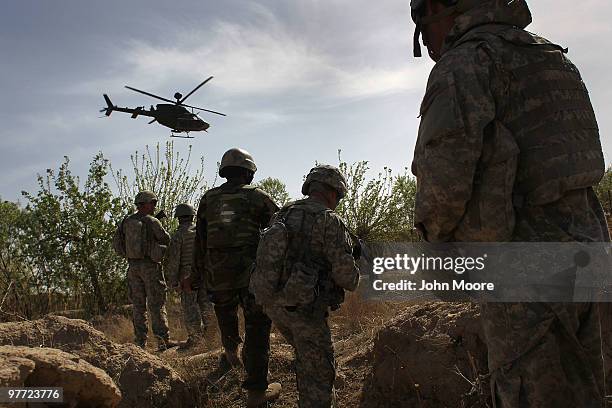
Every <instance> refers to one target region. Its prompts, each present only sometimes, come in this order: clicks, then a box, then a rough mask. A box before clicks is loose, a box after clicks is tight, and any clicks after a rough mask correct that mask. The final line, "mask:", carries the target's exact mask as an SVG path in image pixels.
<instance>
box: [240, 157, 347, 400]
mask: <svg viewBox="0 0 612 408" xmlns="http://www.w3.org/2000/svg"><path fill="white" fill-rule="evenodd" d="M321 167H322V166H318V167H316V168H315V169H320V168H321ZM325 167H330V166H325ZM315 169H313V170H315ZM324 170H327V169H324ZM335 171H337V170H335ZM311 174H312V172H311ZM307 183H308V178H307V182H306V183H305V184H307ZM302 191H303V192H304V194H307V193H308V187H307V186H306V187H305V188H303V189H302ZM344 193H345V191H344V192H343V194H344ZM343 194H342V195H343ZM342 195H340V198H341V197H342ZM279 217H283V219H284V223H285V225H286V226H287V230H288V231H289V237H290V238H289V247H288V250H287V254H288V255H287V259H289V261H288V262H289V263H294V262H301V263H303V264H305V265H306V266H307V267H309V268H313V269H314V270H317V271H318V275H319V277H318V284H317V285H318V295H317V297H316V299H315V301H314V302H313V303H311V304H308V305H291V306H288V303H287V298H286V297H283V298H281V297H279V298H274V297H269V298H268V299H262V297H261V296H258V294H257V292H255V296H256V297H257V299H258V300H261V301H262V303H264V309H265V311H266V313H267V314H268V316H270V318H271V319H272V321H273V323H274V325H275V327H276V328H277V329H278V330H279V331H280V332H281V333H282V335H283V336H284V337H285V339H286V340H287V342H289V344H291V345H292V346H293V348H294V350H295V355H296V377H297V386H298V392H299V401H298V405H299V407H300V408H310V407H317V408H325V407H331V406H332V404H333V401H334V398H333V394H334V388H333V384H334V379H335V376H336V364H335V359H334V349H333V344H332V339H331V333H330V330H329V326H328V324H327V317H328V310H329V308H330V307H332V308H333V309H334V310H335V309H336V308H338V307H339V304H340V303H341V302H342V301H343V300H344V290H345V289H346V290H351V291H352V290H355V289H356V287H357V284H358V282H359V269H358V268H357V265H356V264H355V261H354V258H353V255H352V250H353V249H352V240H351V237H350V235H349V233H348V230H347V229H346V227H345V226H344V224H343V222H342V221H341V219H340V217H338V215H336V213H334V212H333V211H332V210H330V209H328V208H327V207H326V206H325V205H323V204H322V203H321V202H319V201H318V200H317V199H314V198H312V197H310V198H307V199H304V200H299V201H296V202H294V203H290V204H288V205H286V206H285V207H283V208H282V209H281V210H280V211H279V212H278V213H277V214H276V215H275V218H274V219H273V220H272V222H271V223H274V222H275V221H276V219H278V218H279ZM260 255H261V254H258V259H259V256H260ZM290 267H291V265H287V270H290ZM293 273H295V272H293ZM262 278H263V277H262ZM253 279H259V275H257V278H255V277H254V278H253ZM264 279H265V278H264ZM253 283H256V282H253ZM282 283H286V282H282ZM256 287H257V285H252V286H251V288H253V289H255V288H256ZM289 300H290V299H289Z"/></svg>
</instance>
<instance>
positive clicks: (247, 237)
mask: <svg viewBox="0 0 612 408" xmlns="http://www.w3.org/2000/svg"><path fill="white" fill-rule="evenodd" d="M277 210H278V207H277V206H276V204H275V203H274V201H272V199H271V198H270V196H269V195H268V194H267V193H265V192H264V191H263V190H261V189H259V188H257V187H254V186H251V185H247V184H235V183H233V182H229V181H228V182H226V183H224V184H222V185H221V186H219V187H216V188H213V189H211V190H208V191H207V192H206V194H204V196H203V197H202V199H201V201H200V205H199V207H198V212H197V226H196V241H195V251H194V252H195V264H196V269H197V271H198V272H199V274H200V279H202V280H203V285H204V286H205V287H206V290H207V291H208V294H209V298H210V300H211V301H212V302H213V304H214V309H215V314H216V317H217V322H218V324H219V330H220V332H221V341H222V344H223V347H224V348H225V350H226V351H230V352H232V353H234V352H235V351H236V350H237V348H238V345H239V344H240V343H241V342H242V339H241V337H240V334H239V329H238V305H240V306H241V307H242V310H243V313H244V320H245V344H244V348H243V350H242V356H243V361H244V365H245V369H246V372H247V378H246V379H245V381H244V382H243V387H244V388H245V389H247V390H265V389H266V387H267V386H268V379H267V376H268V358H269V349H270V328H271V322H270V319H269V318H268V317H267V316H266V315H265V314H264V313H263V310H262V309H261V307H259V306H257V305H256V304H255V301H254V299H253V296H252V295H250V294H249V291H248V286H249V277H250V267H251V265H252V264H253V261H254V260H255V254H256V251H257V243H258V242H259V234H260V230H261V229H263V228H265V227H266V226H267V225H268V222H269V221H270V218H271V217H272V215H273V214H274V213H275V212H276V211H277Z"/></svg>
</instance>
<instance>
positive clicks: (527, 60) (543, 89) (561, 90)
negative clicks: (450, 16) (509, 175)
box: [455, 24, 605, 207]
mask: <svg viewBox="0 0 612 408" xmlns="http://www.w3.org/2000/svg"><path fill="white" fill-rule="evenodd" d="M467 42H480V43H481V44H480V46H482V48H483V50H484V51H485V52H486V53H487V54H488V55H489V56H490V57H491V58H492V59H493V60H494V62H495V71H496V74H498V75H500V76H501V78H504V79H505V81H506V84H505V85H506V89H505V90H503V93H504V94H505V95H496V99H497V104H498V107H497V111H498V113H497V114H498V118H500V120H501V122H502V123H503V125H505V126H506V127H507V128H508V129H509V130H510V131H511V132H512V133H513V135H514V138H515V140H516V143H517V145H518V147H519V149H520V156H519V162H518V169H517V175H516V182H515V186H514V195H515V201H516V202H517V204H516V205H517V206H519V207H520V206H523V205H525V206H537V205H544V204H548V203H552V202H554V201H557V200H558V199H560V198H561V197H562V196H563V195H564V194H565V193H566V192H568V191H571V190H576V189H581V188H586V187H590V186H593V185H595V184H597V183H598V182H599V180H600V179H601V177H602V176H603V174H604V171H605V163H604V158H603V152H602V148H601V142H600V139H599V129H598V127H597V121H596V119H595V113H594V111H593V107H592V105H591V102H590V99H589V95H588V91H587V89H586V86H585V84H584V82H583V81H582V78H581V76H580V73H579V72H578V69H577V68H576V67H575V66H574V64H572V62H571V61H570V60H569V59H567V58H566V57H565V55H564V54H565V52H567V50H564V49H563V48H562V47H560V46H558V45H556V44H553V43H550V42H548V41H546V40H544V39H543V38H540V37H538V36H536V35H534V34H531V33H528V32H526V31H523V30H519V29H517V28H514V27H511V26H508V25H501V24H487V25H483V26H480V27H477V28H475V29H473V30H471V31H469V32H468V33H467V34H466V35H464V36H463V37H462V38H461V39H460V40H458V42H457V44H455V47H456V46H459V45H460V44H462V43H467ZM494 95H495V93H494Z"/></svg>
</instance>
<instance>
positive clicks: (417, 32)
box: [412, 23, 423, 58]
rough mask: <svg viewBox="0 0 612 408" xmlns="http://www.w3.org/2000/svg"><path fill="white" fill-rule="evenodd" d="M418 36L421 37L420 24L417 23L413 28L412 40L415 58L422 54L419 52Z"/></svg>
mask: <svg viewBox="0 0 612 408" xmlns="http://www.w3.org/2000/svg"><path fill="white" fill-rule="evenodd" d="M420 37H421V24H420V23H417V24H416V27H415V28H414V40H413V41H414V42H413V45H412V48H413V54H414V56H415V57H416V58H420V57H422V56H423V54H422V53H421V42H420Z"/></svg>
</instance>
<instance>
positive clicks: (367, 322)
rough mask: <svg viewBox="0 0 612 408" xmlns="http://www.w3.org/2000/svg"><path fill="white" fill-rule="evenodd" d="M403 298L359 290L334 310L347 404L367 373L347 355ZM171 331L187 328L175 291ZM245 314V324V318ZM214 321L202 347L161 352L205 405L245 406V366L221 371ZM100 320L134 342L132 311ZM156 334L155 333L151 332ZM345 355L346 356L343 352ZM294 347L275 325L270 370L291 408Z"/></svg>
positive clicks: (177, 335) (114, 334) (181, 333)
mask: <svg viewBox="0 0 612 408" xmlns="http://www.w3.org/2000/svg"><path fill="white" fill-rule="evenodd" d="M403 307H404V305H403V304H398V303H385V302H379V301H377V302H372V301H367V300H365V299H363V298H362V297H360V296H359V295H357V294H353V293H350V294H347V297H346V300H345V302H344V304H343V305H342V307H341V308H340V309H339V310H338V311H335V312H332V313H331V315H330V319H329V324H330V328H331V331H332V337H333V339H334V343H335V348H336V354H337V355H338V357H339V358H338V360H339V362H340V367H339V373H340V375H341V376H343V377H345V378H346V381H345V384H344V385H341V386H340V387H339V388H338V392H337V397H338V400H339V401H340V402H341V405H340V406H345V405H347V404H349V403H350V402H354V401H357V400H358V398H359V392H360V391H361V380H362V379H363V376H362V374H363V373H361V372H360V371H359V370H357V369H356V368H355V367H350V368H347V369H346V370H344V368H343V367H342V360H343V359H345V356H347V355H353V354H356V353H360V352H363V350H364V349H365V348H366V347H367V343H368V341H369V339H371V338H372V336H373V335H374V334H375V333H376V332H377V330H378V329H379V328H381V327H382V326H383V325H384V324H385V322H387V321H388V320H390V319H391V318H393V317H394V316H396V315H397V312H398V311H399V310H400V309H402V308H403ZM167 311H168V322H169V326H170V336H171V338H172V339H175V340H185V339H186V338H187V332H186V330H185V327H184V325H183V321H182V318H181V309H180V303H179V302H178V300H177V299H176V298H175V297H171V298H170V299H169V301H168V304H167ZM240 318H241V327H243V319H242V316H241V317H240ZM207 321H208V322H209V325H208V329H207V331H206V335H205V340H204V342H202V344H200V345H199V346H198V347H196V348H194V349H191V350H186V351H181V350H176V349H173V350H170V351H167V352H164V353H162V354H160V357H162V358H163V359H164V360H165V361H166V362H168V363H169V364H170V365H172V366H173V367H174V368H175V369H176V370H177V371H178V373H179V374H180V375H181V377H182V378H183V379H185V381H186V382H187V383H188V384H189V386H190V387H191V389H192V390H193V392H194V394H195V396H196V398H197V400H198V403H199V406H200V407H203V408H230V407H231V408H236V407H241V406H244V401H245V400H246V394H245V393H244V391H243V390H242V389H241V387H240V383H241V378H242V375H243V373H242V370H240V369H232V370H229V371H220V370H219V369H218V368H219V359H220V355H221V345H220V338H219V331H218V328H217V324H216V319H215V316H214V313H213V312H212V308H211V312H210V314H209V315H207ZM94 324H95V326H96V327H97V328H98V329H99V330H101V331H103V332H104V333H105V334H106V335H107V336H108V337H109V338H110V339H112V340H113V341H116V342H119V343H126V342H131V341H132V338H133V329H132V323H131V319H130V318H129V317H126V316H109V317H107V318H104V319H102V320H99V321H96V322H95V323H94ZM149 337H150V338H151V336H149ZM154 346H155V344H154V342H152V341H149V343H148V349H149V351H150V352H152V353H155V349H154ZM343 356H344V357H343ZM293 358H294V356H293V350H292V348H291V346H289V345H288V344H286V342H285V339H284V338H283V337H282V336H281V335H280V334H279V333H278V332H276V331H275V330H274V328H273V331H272V334H271V358H270V373H271V376H272V378H271V379H272V380H273V381H280V382H281V383H282V384H283V395H282V396H281V398H280V400H279V401H277V402H276V403H275V404H274V406H275V407H276V408H289V407H295V406H296V405H297V390H296V385H295V375H294V372H293Z"/></svg>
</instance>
